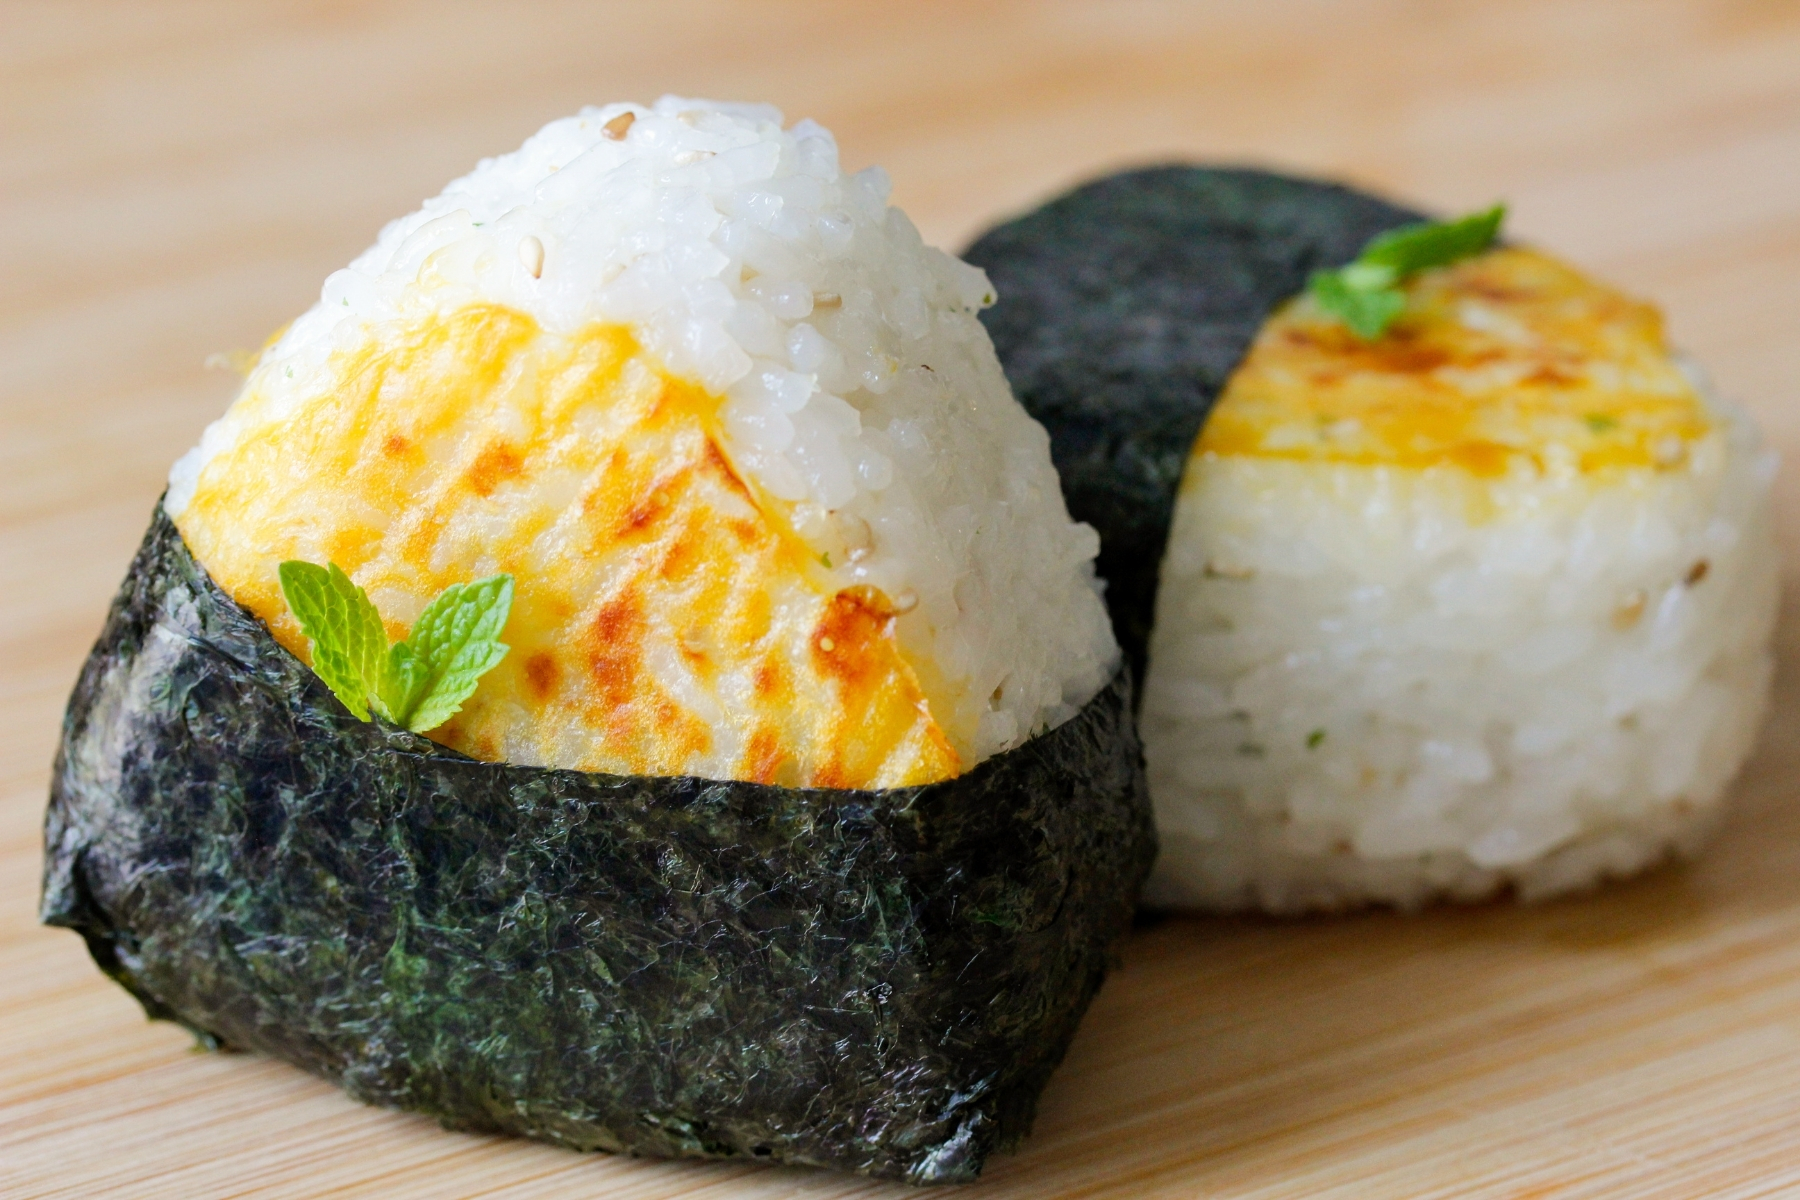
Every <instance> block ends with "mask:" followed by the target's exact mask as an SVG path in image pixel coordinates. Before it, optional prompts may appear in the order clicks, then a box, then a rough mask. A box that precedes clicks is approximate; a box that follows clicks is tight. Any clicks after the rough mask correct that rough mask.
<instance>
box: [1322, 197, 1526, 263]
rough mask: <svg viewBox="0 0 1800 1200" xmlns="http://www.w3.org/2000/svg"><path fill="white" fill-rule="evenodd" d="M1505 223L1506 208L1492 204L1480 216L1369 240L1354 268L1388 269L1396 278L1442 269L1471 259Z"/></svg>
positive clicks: (1425, 224)
mask: <svg viewBox="0 0 1800 1200" xmlns="http://www.w3.org/2000/svg"><path fill="white" fill-rule="evenodd" d="M1505 219H1506V205H1504V204H1496V205H1494V207H1492V208H1490V209H1487V210H1486V211H1484V212H1478V213H1471V214H1469V215H1468V216H1466V217H1460V218H1458V219H1457V220H1454V221H1421V222H1419V223H1418V224H1416V225H1402V226H1401V227H1400V228H1398V229H1390V230H1389V231H1388V232H1386V233H1383V234H1380V235H1378V236H1377V237H1374V238H1372V239H1370V241H1369V244H1368V245H1366V246H1364V247H1363V249H1362V253H1361V254H1359V255H1357V256H1356V262H1357V264H1362V265H1368V266H1381V267H1388V268H1391V269H1392V270H1394V271H1395V272H1397V273H1398V274H1400V275H1411V274H1413V273H1414V272H1415V271H1425V270H1429V269H1430V268H1432V267H1444V266H1448V265H1450V264H1451V263H1453V262H1458V261H1460V260H1462V259H1465V258H1472V257H1474V256H1475V255H1477V254H1480V253H1481V252H1482V251H1483V250H1486V249H1487V248H1488V247H1489V246H1491V245H1493V244H1494V237H1495V235H1497V234H1498V233H1499V232H1500V222H1502V221H1504V220H1505Z"/></svg>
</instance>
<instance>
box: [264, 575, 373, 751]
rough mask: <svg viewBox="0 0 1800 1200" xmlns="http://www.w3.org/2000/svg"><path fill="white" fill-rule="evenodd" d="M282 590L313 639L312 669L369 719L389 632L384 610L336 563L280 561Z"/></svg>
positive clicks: (361, 718) (357, 714)
mask: <svg viewBox="0 0 1800 1200" xmlns="http://www.w3.org/2000/svg"><path fill="white" fill-rule="evenodd" d="M277 573H278V574H279V576H280V578H281V594H282V596H283V597H285V598H286V600H287V604H288V608H290V609H292V610H293V613H294V617H295V618H296V619H297V620H298V621H299V622H300V631H301V632H302V633H304V634H305V635H306V636H307V638H308V639H310V640H311V642H312V652H313V671H314V672H315V673H316V674H317V675H318V677H319V678H320V679H322V680H324V681H325V686H326V687H329V688H330V689H331V691H332V694H333V695H335V696H336V697H337V698H338V699H339V700H340V701H342V702H343V705H344V707H345V708H347V709H349V710H350V715H351V716H353V717H355V718H356V719H357V720H359V721H367V720H368V719H369V696H370V693H371V692H373V691H374V689H373V688H372V687H371V686H370V682H371V681H372V680H376V679H379V678H380V677H381V670H382V666H383V663H384V661H385V659H386V657H387V631H386V630H385V629H383V628H382V625H381V614H379V613H377V612H376V611H375V606H374V605H373V604H372V603H370V602H369V596H368V593H366V592H364V591H363V590H362V589H361V588H359V587H357V586H356V584H354V583H352V582H351V580H350V577H349V576H348V575H346V574H344V572H343V571H341V570H340V569H339V568H338V566H337V564H335V563H333V564H332V565H331V566H329V567H320V566H315V565H313V564H312V563H309V562H301V561H299V560H298V559H293V560H289V561H288V562H284V563H282V564H281V567H280V568H279V570H278V572H277Z"/></svg>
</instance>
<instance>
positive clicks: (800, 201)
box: [165, 96, 1117, 761]
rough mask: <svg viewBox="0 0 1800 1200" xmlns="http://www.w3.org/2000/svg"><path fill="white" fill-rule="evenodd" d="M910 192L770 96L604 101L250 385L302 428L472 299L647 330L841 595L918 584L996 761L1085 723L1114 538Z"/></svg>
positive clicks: (954, 732)
mask: <svg viewBox="0 0 1800 1200" xmlns="http://www.w3.org/2000/svg"><path fill="white" fill-rule="evenodd" d="M627 114H630V117H631V121H630V124H629V128H628V129H627V130H625V131H624V136H622V137H615V136H613V134H615V133H617V132H619V130H620V126H621V125H622V124H623V123H624V122H623V118H625V117H626V115H627ZM609 126H610V127H611V132H609ZM887 197H888V182H887V178H886V176H885V174H884V173H883V172H882V171H881V170H880V169H879V168H870V169H869V170H866V171H863V172H861V173H859V174H856V175H849V176H846V175H844V174H842V173H841V172H840V171H839V168H838V153H837V146H836V144H835V143H834V142H833V140H832V137H831V135H830V134H829V133H828V132H827V131H826V130H824V129H822V128H820V127H819V126H818V125H816V124H814V123H812V122H811V121H801V122H798V123H797V124H795V125H794V126H793V127H792V128H791V129H787V130H784V129H783V128H782V116H781V114H780V113H779V112H777V111H776V110H775V109H772V108H768V107H763V106H753V105H735V104H720V103H715V102H712V101H705V100H686V99H681V98H679V97H672V96H670V97H664V98H663V99H661V100H659V101H657V102H656V103H655V104H654V105H650V106H648V107H646V106H643V105H636V104H614V105H609V106H607V107H605V108H589V109H584V110H583V111H582V112H581V113H579V114H577V115H576V116H573V117H569V118H567V119H564V120H560V121H555V122H552V123H551V124H549V125H547V126H545V128H544V129H543V130H542V131H540V132H539V133H538V134H536V135H535V136H534V137H532V138H531V139H530V140H529V141H528V142H526V143H525V145H524V146H523V147H522V148H521V149H519V150H518V151H517V152H515V153H512V154H508V155H504V156H502V157H499V158H493V159H487V160H485V161H483V162H482V163H481V164H480V165H479V166H478V167H477V168H476V169H475V171H474V172H473V173H472V174H470V175H468V176H467V177H465V178H463V179H460V180H457V181H456V182H454V183H452V184H450V185H449V186H448V187H447V188H445V189H444V191H443V193H442V194H441V195H439V196H438V197H436V198H435V199H432V200H429V201H427V202H426V203H425V205H424V207H423V208H421V209H420V210H419V211H418V212H415V213H413V214H411V215H410V216H406V217H402V218H401V219H399V220H397V221H394V222H392V223H391V224H389V225H388V226H387V227H386V228H385V229H384V230H382V232H381V235H380V238H379V240H378V241H377V242H376V244H375V245H374V246H373V247H371V248H370V249H369V250H368V251H367V252H366V253H364V254H363V255H362V256H361V257H359V258H358V259H357V260H356V261H355V262H353V263H351V264H350V266H349V267H348V268H346V269H345V270H342V271H339V272H337V273H335V274H333V275H332V276H331V277H330V278H329V279H327V280H326V282H325V286H324V289H323V292H322V294H321V296H320V299H319V303H318V304H317V305H316V306H315V307H314V308H313V309H312V310H310V311H309V312H307V313H306V314H305V315H304V316H302V317H301V318H300V319H299V320H297V321H296V322H295V323H294V324H293V326H292V327H291V328H290V329H289V330H288V331H287V332H286V333H285V334H284V335H283V336H282V337H281V339H280V340H279V341H278V342H277V343H276V344H275V345H274V346H273V347H272V348H271V349H270V350H269V351H268V352H267V353H266V354H265V355H264V356H263V357H262V359H261V360H260V362H259V365H258V367H257V368H256V370H255V371H254V372H253V374H252V377H251V378H250V380H249V381H248V382H247V388H249V389H252V390H259V391H261V392H262V393H263V394H264V395H265V396H267V397H270V398H273V401H274V402H273V404H272V405H271V406H269V407H267V408H265V409H264V410H263V416H264V417H265V418H266V417H268V416H269V415H270V414H271V413H273V415H274V416H275V417H276V418H277V419H279V417H280V415H281V412H282V406H283V405H284V404H286V405H289V406H290V407H292V406H298V405H300V404H302V403H303V402H304V401H305V400H306V399H307V398H308V397H309V396H310V395H314V394H317V390H318V389H319V388H320V387H321V386H325V381H328V380H329V379H330V373H329V364H330V360H331V358H332V356H333V354H334V353H335V352H339V351H348V350H353V349H355V348H356V347H357V346H359V345H362V344H364V343H365V342H366V341H367V340H368V339H369V337H370V329H371V327H372V326H375V325H378V324H381V323H386V322H405V321H409V320H417V319H418V318H419V317H420V316H422V315H424V314H427V313H433V312H436V313H444V312H450V311H454V310H456V309H458V308H461V307H463V306H466V305H468V304H470V303H474V302H491V303H497V304H502V305H507V306H510V307H512V308H515V309H519V310H522V311H524V312H527V313H529V314H531V315H532V316H533V317H535V318H536V319H537V320H538V321H539V322H540V323H541V324H543V325H544V326H546V327H547V328H550V329H553V330H574V329H577V328H579V327H582V326H584V325H587V324H588V323H591V322H607V323H616V324H623V325H626V326H629V327H630V328H631V329H632V330H633V331H634V333H635V335H636V336H637V338H638V340H639V341H640V343H642V344H643V345H644V346H645V348H646V349H647V350H648V351H650V352H651V353H652V354H653V355H654V356H656V357H657V358H659V359H660V360H661V362H662V363H663V364H664V365H665V367H666V368H667V369H668V370H669V371H670V372H671V373H672V374H675V375H677V376H680V377H683V378H688V379H692V380H695V381H697V382H698V383H700V384H701V385H703V386H704V387H705V388H707V389H708V390H710V391H712V392H713V393H715V394H718V395H722V396H724V397H726V398H727V399H726V403H725V406H724V410H723V422H724V426H725V428H726V431H727V445H726V447H725V450H726V452H727V454H728V456H729V457H730V458H731V459H732V461H733V463H734V465H735V466H736V468H737V469H738V470H739V471H740V472H741V473H743V474H745V475H747V476H748V477H750V478H752V479H754V480H755V481H756V482H757V483H759V484H760V485H761V487H762V488H763V489H765V490H766V493H767V494H769V495H771V496H773V497H774V498H776V499H777V500H778V501H782V502H787V503H791V504H792V505H793V508H792V510H791V514H790V515H791V517H792V520H793V522H794V524H795V526H796V527H797V528H798V529H799V531H800V532H801V533H802V535H803V536H806V537H807V538H809V539H810V540H812V541H814V542H815V543H816V545H817V547H818V548H819V549H820V550H821V551H822V552H824V553H828V554H831V555H832V556H833V557H832V560H831V561H832V563H833V564H834V569H836V570H837V572H838V574H839V577H840V578H841V580H842V586H845V587H850V586H855V585H859V584H867V585H871V586H875V587H879V588H880V589H882V590H883V591H884V592H885V593H886V594H887V595H889V596H894V597H908V598H910V597H915V596H916V597H917V606H916V608H914V609H912V610H911V611H910V612H908V613H907V614H906V615H905V616H903V617H902V618H901V619H900V622H899V635H900V638H901V642H902V645H903V647H904V648H905V649H906V650H907V652H908V654H909V655H910V656H913V657H914V658H915V659H924V660H928V661H929V662H930V663H931V664H933V667H934V670H935V675H936V677H937V682H936V683H935V684H933V685H932V687H933V689H934V690H935V694H934V695H932V697H931V699H932V704H933V715H934V717H936V719H937V720H938V722H939V724H940V725H942V726H943V727H944V729H945V730H946V732H947V733H948V734H949V735H950V737H951V739H952V741H953V742H954V743H955V744H956V745H957V748H958V750H959V751H960V752H962V753H963V754H964V755H965V756H967V760H970V761H973V760H979V759H981V758H984V757H986V756H988V755H990V754H992V753H994V752H996V751H998V750H1002V749H1005V748H1007V747H1010V746H1013V745H1017V744H1018V743H1020V742H1022V741H1024V740H1025V739H1026V738H1027V737H1029V736H1030V735H1031V734H1032V733H1034V732H1036V731H1039V730H1041V729H1043V728H1045V727H1048V726H1054V725H1056V724H1059V723H1061V722H1062V721H1064V720H1066V719H1068V717H1070V716H1071V715H1073V714H1074V713H1075V712H1076V711H1077V710H1078V709H1079V708H1080V706H1081V705H1082V704H1084V703H1085V702H1086V701H1087V700H1088V699H1090V698H1091V697H1092V696H1093V695H1094V694H1095V693H1096V692H1097V691H1098V690H1099V689H1100V688H1101V687H1102V686H1103V685H1104V683H1105V682H1106V680H1107V679H1108V678H1109V677H1110V675H1111V673H1112V671H1113V669H1114V667H1115V664H1116V662H1117V647H1116V645H1115V643H1114V641H1113V637H1112V630H1111V627H1110V625H1109V624H1108V622H1107V619H1106V614H1105V610H1104V608H1103V607H1102V605H1101V603H1100V600H1099V598H1098V592H1097V585H1096V583H1095V580H1094V576H1093V557H1094V554H1095V552H1096V551H1097V549H1098V546H1099V542H1098V538H1097V536H1096V535H1095V533H1094V531H1093V530H1092V529H1091V528H1090V527H1088V526H1086V525H1077V524H1074V523H1072V522H1071V521H1070V520H1069V518H1068V513H1067V509H1066V507H1065V506H1064V503H1063V499H1062V493H1061V490H1060V487H1059V485H1058V481H1057V477H1056V472H1055V469H1054V468H1053V467H1052V465H1051V463H1050V457H1049V440H1048V438H1047V436H1046V435H1045V433H1044V431H1043V429H1042V427H1041V426H1039V425H1038V424H1037V423H1036V422H1035V421H1033V420H1032V419H1031V418H1030V417H1029V416H1028V415H1027V414H1026V413H1025V411H1024V410H1023V409H1022V408H1021V407H1020V406H1019V404H1018V402H1017V401H1016V400H1014V398H1013V396H1012V394H1011V391H1010V389H1009V388H1008V386H1007V384H1006V380H1005V378H1004V376H1003V375H1002V373H1001V370H1000V367H999V364H998V362H997V360H996V359H995V357H994V352H993V348H992V346H991V344H990V343H989V341H988V338H987V335H986V333H985V331H984V330H983V328H982V326H981V323H980V321H979V320H978V319H977V317H976V312H977V311H978V310H979V309H980V308H981V307H983V306H984V305H986V304H989V303H992V301H993V295H992V292H991V289H990V288H989V285H988V282H987V278H986V276H985V275H984V274H983V273H982V272H981V271H979V270H977V269H975V268H973V267H970V266H967V265H966V264H964V263H961V262H959V261H958V260H956V259H954V258H952V257H950V256H949V255H947V254H944V253H942V252H941V251H938V250H935V249H932V248H930V247H927V246H925V245H924V244H923V243H922V242H921V240H920V238H919V234H918V231H917V230H916V229H915V228H914V227H913V225H912V223H911V222H910V221H908V220H907V218H906V216H905V215H904V214H903V213H901V212H900V211H899V210H898V209H896V208H892V207H889V206H888V204H887ZM243 433H244V429H243V428H242V427H241V423H240V422H239V421H237V420H235V419H234V414H231V413H228V414H227V415H226V417H225V418H224V419H222V420H221V421H219V422H217V423H215V424H214V425H213V426H212V427H211V428H209V429H208V430H207V431H206V434H205V436H204V437H203V439H202V440H201V443H200V445H199V446H198V447H196V448H195V449H194V450H193V451H192V452H190V453H189V454H188V455H187V456H185V457H184V458H182V459H181V460H180V461H179V462H178V463H176V464H175V467H174V470H173V471H172V473H171V475H170V481H169V492H168V496H167V499H166V501H165V507H166V508H167V509H168V511H169V512H170V514H171V516H173V517H176V518H179V517H180V516H181V513H182V511H183V509H184V507H185V506H186V504H187V502H188V500H189V499H190V498H191V497H192V496H193V494H194V488H195V485H196V481H197V480H198V477H199V475H200V472H201V470H202V469H203V468H204V467H205V465H206V464H207V463H208V462H209V461H211V460H212V459H213V458H214V457H215V456H217V455H218V454H219V453H221V452H222V451H224V450H225V449H227V448H228V447H230V446H231V445H233V444H234V442H235V441H236V439H237V438H238V437H240V436H242V434H243ZM940 708H941V709H943V710H944V711H940Z"/></svg>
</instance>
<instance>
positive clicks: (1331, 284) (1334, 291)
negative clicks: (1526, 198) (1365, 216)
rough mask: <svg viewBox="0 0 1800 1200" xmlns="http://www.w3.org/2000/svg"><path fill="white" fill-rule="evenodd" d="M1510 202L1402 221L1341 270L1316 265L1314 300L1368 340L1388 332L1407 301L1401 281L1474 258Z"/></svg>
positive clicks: (1491, 236) (1491, 239)
mask: <svg viewBox="0 0 1800 1200" xmlns="http://www.w3.org/2000/svg"><path fill="white" fill-rule="evenodd" d="M1505 219H1506V205H1504V204H1496V205H1494V207H1492V208H1490V209H1487V210H1486V211H1484V212H1478V213H1471V214H1469V215H1468V216H1466V217H1460V218H1458V219H1457V220H1454V221H1421V222H1420V223H1418V224H1416V225H1402V226H1401V227H1400V228H1398V229H1390V230H1389V231H1388V232H1386V233H1383V234H1380V235H1378V236H1376V237H1374V238H1372V239H1370V241H1369V244H1368V245H1366V246H1364V247H1363V248H1362V253H1361V254H1359V255H1357V256H1356V261H1355V262H1353V263H1351V264H1350V265H1349V266H1346V267H1340V268H1338V269H1337V270H1335V271H1315V272H1313V276H1312V278H1311V279H1310V280H1309V281H1307V285H1306V286H1307V290H1308V291H1310V292H1311V293H1312V297H1313V300H1314V301H1315V302H1316V303H1317V304H1318V306H1319V307H1320V308H1322V309H1324V310H1325V311H1326V312H1327V313H1329V314H1331V315H1332V316H1334V317H1336V318H1337V319H1338V320H1340V321H1342V322H1343V323H1344V324H1346V325H1348V326H1349V327H1350V330H1351V332H1353V333H1355V334H1356V336H1357V337H1359V338H1362V339H1363V340H1364V341H1373V340H1374V339H1376V338H1378V337H1380V336H1381V335H1382V334H1384V333H1386V332H1387V328H1388V326H1389V325H1391V324H1393V322H1394V318H1395V317H1397V316H1399V315H1400V312H1401V310H1402V309H1404V308H1405V307H1406V295H1405V293H1403V292H1402V291H1401V290H1400V286H1399V285H1400V283H1401V282H1402V281H1403V280H1405V279H1406V277H1407V276H1409V275H1413V274H1416V273H1418V272H1420V271H1424V270H1429V269H1430V268H1432V267H1445V266H1449V265H1450V264H1451V263H1453V262H1457V261H1460V260H1461V259H1465V258H1472V257H1474V256H1475V255H1477V254H1480V253H1481V252H1482V251H1483V250H1486V249H1487V248H1488V247H1489V246H1491V245H1493V244H1494V238H1495V237H1496V236H1498V235H1499V233H1500V222H1502V221H1504V220H1505Z"/></svg>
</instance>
